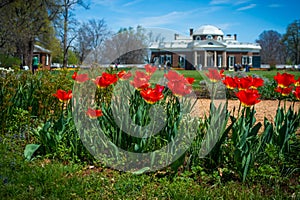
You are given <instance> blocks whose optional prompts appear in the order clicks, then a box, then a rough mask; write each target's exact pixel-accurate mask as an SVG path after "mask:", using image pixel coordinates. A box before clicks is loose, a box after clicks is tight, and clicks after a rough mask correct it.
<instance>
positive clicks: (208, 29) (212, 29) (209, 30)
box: [193, 25, 224, 36]
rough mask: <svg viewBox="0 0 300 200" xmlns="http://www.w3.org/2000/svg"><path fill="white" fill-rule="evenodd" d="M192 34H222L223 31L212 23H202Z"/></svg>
mask: <svg viewBox="0 0 300 200" xmlns="http://www.w3.org/2000/svg"><path fill="white" fill-rule="evenodd" d="M193 35H222V36H223V35H224V33H223V31H222V30H221V29H220V28H218V27H216V26H213V25H203V26H200V28H198V29H197V30H196V31H195V32H194V33H193Z"/></svg>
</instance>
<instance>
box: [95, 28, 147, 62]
mask: <svg viewBox="0 0 300 200" xmlns="http://www.w3.org/2000/svg"><path fill="white" fill-rule="evenodd" d="M146 48H147V42H146V36H145V34H144V29H143V28H142V27H140V26H138V27H137V28H136V30H134V29H133V28H132V27H129V28H128V29H127V28H123V29H120V31H119V32H118V33H117V34H115V35H113V36H112V37H111V38H110V39H108V40H107V41H105V44H104V49H103V51H102V52H103V56H102V60H101V62H102V63H112V62H118V63H123V64H133V63H144V61H145V58H146V57H147V50H146Z"/></svg>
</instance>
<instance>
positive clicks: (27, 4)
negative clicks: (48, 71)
mask: <svg viewBox="0 0 300 200" xmlns="http://www.w3.org/2000/svg"><path fill="white" fill-rule="evenodd" d="M56 10H57V5H56V4H55V1H54V0H14V1H12V2H10V3H8V4H6V5H5V6H3V7H0V22H1V24H0V27H1V29H0V40H1V42H0V44H1V46H0V48H1V49H0V51H2V52H5V53H6V54H11V55H16V56H17V57H18V58H20V59H21V60H22V64H23V65H28V66H31V63H32V56H33V49H34V44H35V43H36V42H37V41H41V42H42V38H43V37H44V36H45V35H47V34H49V32H48V31H49V30H50V27H51V20H53V19H54V18H55V16H56V13H57V11H56ZM3 36H4V37H3Z"/></svg>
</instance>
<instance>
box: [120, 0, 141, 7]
mask: <svg viewBox="0 0 300 200" xmlns="http://www.w3.org/2000/svg"><path fill="white" fill-rule="evenodd" d="M141 1H142V0H133V1H130V2H127V3H125V4H124V5H123V6H124V7H127V6H131V5H134V4H137V3H139V2H141Z"/></svg>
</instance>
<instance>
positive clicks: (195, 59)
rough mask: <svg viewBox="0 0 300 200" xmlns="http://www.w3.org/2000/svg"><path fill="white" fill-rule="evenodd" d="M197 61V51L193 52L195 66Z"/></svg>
mask: <svg viewBox="0 0 300 200" xmlns="http://www.w3.org/2000/svg"><path fill="white" fill-rule="evenodd" d="M197 65H198V62H197V51H195V52H194V66H195V67H196V68H197Z"/></svg>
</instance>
